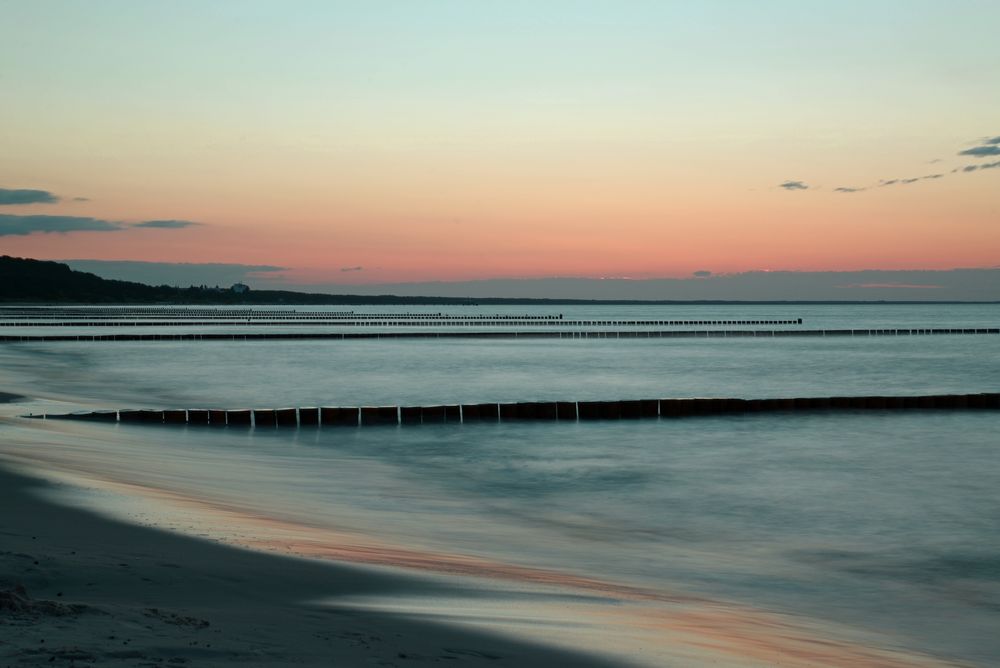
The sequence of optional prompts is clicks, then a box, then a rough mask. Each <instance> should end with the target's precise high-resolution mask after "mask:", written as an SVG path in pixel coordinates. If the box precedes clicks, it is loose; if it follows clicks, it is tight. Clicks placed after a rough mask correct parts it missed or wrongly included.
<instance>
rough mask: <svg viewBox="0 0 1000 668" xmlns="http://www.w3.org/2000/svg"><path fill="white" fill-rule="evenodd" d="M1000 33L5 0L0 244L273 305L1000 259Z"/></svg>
mask: <svg viewBox="0 0 1000 668" xmlns="http://www.w3.org/2000/svg"><path fill="white" fill-rule="evenodd" d="M997 25H1000V3H997V2H995V1H993V0H989V1H982V2H975V1H963V0H956V1H954V2H947V3H945V2H924V1H921V0H906V1H902V0H896V1H888V0H886V1H877V0H876V1H871V0H869V1H866V2H825V3H820V2H801V0H798V1H795V2H790V1H788V2H786V1H770V2H768V1H763V2H754V3H748V2H742V1H731V2H723V1H715V2H699V3H692V2H668V1H666V0H663V1H649V2H644V1H638V0H636V1H628V0H615V1H613V2H611V1H609V2H589V1H586V0H574V1H556V0H534V1H531V2H520V1H518V0H509V1H507V2H502V3H497V2H485V1H483V2H478V1H470V0H459V1H448V0H426V1H419V2H418V1H413V0H401V1H398V2H394V1H388V0H385V1H382V0H361V1H358V2H338V1H335V0H325V1H322V2H309V1H305V0H302V1H298V2H294V1H269V2H263V1H259V0H239V1H231V2H226V1H219V2H202V1H200V0H199V1H183V0H181V1H173V2H148V1H142V0H128V1H119V0H102V2H90V1H74V0H59V1H50V0H26V1H21V0H0V253H2V254H7V255H16V256H24V257H35V258H42V259H81V260H83V259H86V260H115V261H132V262H135V261H143V262H150V263H158V264H159V265H166V264H169V265H181V264H182V263H188V264H191V263H193V264H211V265H220V264H222V265H224V264H232V265H245V266H249V267H267V268H269V269H268V270H267V271H265V272H263V276H264V278H267V279H270V280H272V281H273V280H275V279H278V280H280V282H281V283H282V284H283V285H285V286H289V287H294V286H310V285H312V286H319V285H322V286H330V285H334V286H336V285H341V284H343V285H348V286H349V285H355V284H385V283H389V284H400V283H426V282H438V281H485V280H494V279H547V278H553V277H572V278H586V279H601V278H603V279H608V278H616V279H633V280H635V279H659V278H682V277H692V276H693V275H694V272H703V273H702V274H700V276H701V277H704V276H705V274H704V272H711V273H712V275H715V276H718V275H727V274H740V273H747V272H767V271H777V272H789V271H791V272H851V271H859V270H949V269H955V268H997V267H1000V224H998V223H1000V113H998V111H997V110H998V109H1000V75H998V73H1000V39H997V37H996V29H997ZM139 266H141V265H139ZM149 266H150V267H152V266H153V265H149ZM275 268H276V269H275ZM259 275H260V274H258V276H259ZM984 275H989V274H984ZM901 289H902V288H901ZM905 289H907V290H912V288H905Z"/></svg>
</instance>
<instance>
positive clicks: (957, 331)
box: [0, 327, 1000, 343]
mask: <svg viewBox="0 0 1000 668" xmlns="http://www.w3.org/2000/svg"><path fill="white" fill-rule="evenodd" d="M983 334H1000V328H997V327H966V328H940V327H939V328H933V329H927V328H920V329H805V330H803V329H735V330H734V329H729V330H726V329H703V330H573V331H537V330H536V331H522V332H516V331H515V332H511V331H500V332H483V331H444V332H442V331H430V332H252V333H233V332H204V333H193V332H185V333H181V334H169V333H159V334H37V335H25V336H19V335H15V334H5V335H0V342H3V343H30V342H35V341H259V340H289V339H299V340H305V339H311V340H356V339H646V338H649V339H659V338H662V339H691V338H772V337H802V336H810V337H824V336H837V337H846V336H929V335H935V336H938V335H965V336H968V335H983Z"/></svg>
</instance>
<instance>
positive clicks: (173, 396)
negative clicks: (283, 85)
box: [0, 306, 1000, 668]
mask: <svg viewBox="0 0 1000 668" xmlns="http://www.w3.org/2000/svg"><path fill="white" fill-rule="evenodd" d="M941 311H942V309H941V308H938V309H936V310H933V311H930V310H928V309H927V308H925V307H907V308H902V307H899V308H897V309H896V311H895V314H894V316H893V321H892V324H893V325H895V324H899V325H903V326H908V325H914V324H915V325H917V326H919V325H920V324H921V323H926V322H931V321H932V320H933V317H934V314H936V313H939V312H941ZM797 312H801V313H803V314H804V315H805V316H806V318H805V320H806V321H807V322H809V323H812V322H814V321H815V322H816V323H818V324H822V325H823V326H827V325H829V326H832V327H841V326H842V324H843V323H847V322H850V323H852V324H855V325H858V324H860V325H861V326H867V327H875V326H877V325H878V324H880V323H882V322H884V318H885V316H884V315H883V314H881V312H878V313H877V312H874V311H868V310H865V309H860V308H855V307H849V306H844V307H835V306H829V307H815V308H814V309H813V310H811V311H808V310H803V311H798V309H793V308H792V307H784V309H783V310H780V311H775V310H774V308H773V307H762V306H759V307H740V308H739V309H734V308H730V309H728V310H727V309H721V308H718V309H717V308H715V307H712V308H708V307H704V308H698V309H696V308H693V307H692V308H691V309H690V310H689V311H687V312H683V313H682V314H675V313H673V312H670V313H669V315H668V312H659V311H656V310H653V311H649V312H648V313H649V316H650V317H651V318H654V319H657V320H662V319H665V318H667V317H673V318H679V319H691V320H711V319H740V320H773V319H792V318H795V319H797ZM948 314H949V315H950V316H951V317H950V320H951V321H952V322H956V323H960V324H962V325H968V326H973V327H980V326H982V325H983V324H988V323H989V322H991V321H992V310H991V309H988V308H981V307H973V306H968V307H958V306H956V307H951V310H950V311H949V312H948ZM542 315H544V314H542ZM568 315H572V316H574V317H578V319H579V317H585V316H588V315H590V314H588V313H583V312H581V313H580V314H579V315H577V314H575V313H572V312H570V313H569V314H568ZM595 315H597V316H599V317H601V318H603V319H605V320H624V319H626V318H628V317H637V318H645V317H646V316H647V311H646V310H642V309H636V310H634V311H632V312H629V311H626V310H625V309H624V307H623V308H622V309H619V310H615V309H610V308H609V309H605V310H602V311H599V312H596V313H595ZM272 327H273V326H272ZM176 328H177V327H174V329H176ZM12 329H13V328H12ZM21 329H28V328H21ZM223 331H227V330H223ZM998 345H1000V339H998V337H996V335H983V336H960V335H959V336H933V337H931V336H926V337H917V336H914V337H895V336H894V337H881V338H878V337H874V338H873V337H848V338H843V337H833V338H829V339H827V338H822V337H820V338H816V337H802V338H798V339H795V338H779V337H774V338H755V339H746V338H741V339H713V338H703V339H697V338H693V339H676V340H643V339H601V340H571V341H547V340H525V341H507V342H502V343H501V342H498V341H477V340H475V339H470V340H462V341H434V340H425V341H419V340H418V341H394V340H374V341H346V340H345V341H295V342H293V341H275V342H269V341H238V342H218V341H216V342H211V341H167V340H164V341H134V342H128V341H51V342H49V341H44V342H34V343H28V342H25V343H11V344H6V345H4V346H3V347H2V348H0V370H2V372H3V376H2V380H3V385H2V386H0V392H3V393H4V394H3V395H0V399H2V402H0V467H3V468H4V471H5V473H4V474H3V475H4V478H3V481H2V483H3V484H2V487H3V496H2V498H0V531H2V532H3V533H2V540H0V552H2V553H3V554H2V555H0V557H2V559H0V591H3V606H4V607H3V611H2V614H0V620H2V622H3V624H2V626H0V641H2V643H3V644H0V666H2V665H6V664H5V662H6V663H9V664H10V665H22V664H29V665H30V664H31V663H38V664H41V663H47V662H49V660H50V659H51V660H52V662H53V663H54V662H56V661H63V662H69V663H75V665H104V664H107V663H111V662H119V663H121V664H122V665H161V664H162V665H168V662H170V661H171V660H173V662H174V663H178V664H179V663H182V662H185V661H186V662H187V663H188V664H190V665H208V666H211V665H225V664H227V663H229V664H231V663H240V664H241V665H272V666H284V665H317V666H319V665H330V664H334V665H345V666H356V665H357V666H363V665H401V666H403V665H420V662H423V663H434V664H440V663H444V664H454V665H472V666H474V665H510V666H531V665H574V666H575V665H580V666H587V665H614V666H645V667H650V668H652V667H659V666H684V667H686V666H729V667H732V668H751V667H752V668H756V667H762V666H773V665H782V666H791V667H799V668H815V667H817V666H867V667H871V668H876V667H877V668H914V667H927V666H988V665H993V662H994V659H995V658H996V657H997V656H1000V646H998V644H997V641H996V639H995V633H994V629H995V621H996V617H995V612H994V610H995V608H994V607H993V606H994V605H995V602H996V601H997V600H1000V591H998V589H997V584H996V577H995V571H993V570H991V564H992V563H994V561H993V560H994V555H995V550H996V541H995V536H996V531H995V528H996V526H997V522H998V518H1000V516H998V508H997V505H996V502H995V493H994V491H993V490H995V489H996V488H997V486H998V485H1000V478H998V475H1000V473H998V471H1000V469H998V468H997V467H996V466H994V465H992V464H993V463H994V462H995V461H996V457H997V454H996V450H995V447H993V445H992V442H993V439H992V434H995V431H996V424H997V414H996V412H995V411H984V410H947V411H923V410H911V411H880V410H865V411H856V410H842V411H822V410H820V411H797V412H794V413H793V412H784V413H783V412H780V411H779V412H775V413H756V414H755V413H750V412H746V413H740V412H736V413H733V414H729V415H718V416H710V415H702V416H692V417H689V418H675V417H669V416H659V417H653V418H649V419H644V420H638V419H636V420H627V419H617V420H610V419H609V420H591V421H583V420H577V421H561V420H557V421H548V422H546V421H538V420H503V421H500V422H492V423H490V422H487V421H483V420H478V421H468V422H466V421H462V422H441V423H435V424H431V423H424V424H395V425H369V426H360V427H359V426H354V427H350V428H345V427H343V426H336V425H322V426H317V425H311V426H310V425H306V424H302V425H300V426H292V427H275V426H271V427H267V428H265V427H263V426H262V425H259V424H258V425H255V426H250V425H245V426H237V425H231V426H228V427H221V428H220V427H211V426H208V425H201V426H199V425H196V424H164V423H160V424H145V423H138V424H135V423H129V422H127V421H121V422H116V421H111V422H105V421H96V422H95V421H86V420H59V419H37V417H36V418H28V417H25V416H28V415H35V416H38V415H39V414H42V413H45V414H49V415H54V414H61V413H68V412H74V411H80V410H84V411H92V410H98V411H101V410H129V409H144V408H153V409H155V408H159V409H163V408H180V407H184V408H189V409H194V408H200V407H205V408H213V407H221V408H234V409H238V408H247V407H251V408H252V407H262V406H263V407H266V406H298V407H304V406H310V405H311V406H316V405H320V406H330V405H338V404H340V405H358V404H360V405H366V406H380V405H383V406H384V405H390V406H391V405H401V406H405V405H411V406H412V405H417V404H428V403H431V404H434V403H437V404H441V405H444V404H453V403H466V402H483V401H519V400H528V401H539V400H548V401H554V400H561V399H571V400H572V399H579V400H586V399H591V400H594V399H602V398H604V399H607V398H611V399H620V400H640V399H648V398H650V397H684V396H687V397H691V396H695V397H698V396H701V397H712V396H716V397H718V396H733V394H735V393H737V392H738V393H739V396H741V397H743V398H746V399H753V398H755V397H760V398H767V397H780V396H815V395H821V394H824V395H833V394H840V395H858V394H871V393H872V390H874V389H875V388H878V391H879V392H885V393H890V394H897V395H903V394H907V393H916V394H932V393H933V394H948V393H957V392H977V391H978V392H985V391H990V390H993V389H995V378H996V363H995V362H992V361H991V360H995V359H1000V358H998V357H997V356H996V354H995V353H996V351H997V346H998ZM957 481H960V484H958V482H957ZM35 562H38V563H35ZM42 640H44V641H45V642H42ZM209 645H211V646H209Z"/></svg>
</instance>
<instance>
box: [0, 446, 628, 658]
mask: <svg viewBox="0 0 1000 668" xmlns="http://www.w3.org/2000/svg"><path fill="white" fill-rule="evenodd" d="M47 488H48V489H51V488H52V485H50V484H49V483H46V482H43V481H40V480H37V479H34V478H29V477H27V476H24V475H22V474H20V473H14V472H12V471H10V470H9V469H8V467H7V465H6V464H4V465H0V536H2V543H0V545H2V549H0V659H3V660H4V661H5V662H6V661H11V662H17V663H18V664H19V665H41V664H48V663H49V662H53V661H71V662H74V663H75V665H104V664H106V663H113V664H114V665H122V666H153V665H161V664H162V665H185V664H190V665H198V666H224V665H246V664H247V663H251V664H253V665H286V664H297V665H330V664H334V665H348V666H353V665H380V666H419V665H425V664H428V665H429V664H437V663H440V662H448V663H454V664H455V665H462V666H479V665H490V666H539V667H541V666H553V665H573V666H581V667H588V668H590V667H592V668H603V667H605V666H607V667H610V666H615V665H617V666H620V665H622V661H621V660H615V661H610V660H606V659H603V658H600V657H596V656H588V655H584V654H582V653H575V652H571V651H568V650H560V649H554V648H551V647H546V646H542V645H537V644H532V643H530V642H525V641H520V640H513V639H510V638H508V637H504V636H501V635H491V634H489V633H484V632H478V631H475V630H470V629H468V628H460V627H458V626H451V625H448V624H438V623H433V622H429V621H422V620H418V619H415V618H413V617H410V616H406V615H403V614H398V615H396V614H390V613H377V612H371V611H369V610H363V609H361V608H358V607H352V606H349V605H343V606H338V607H330V606H326V605H319V604H317V603H314V601H318V600H320V599H323V598H326V599H334V600H336V599H338V598H345V599H346V597H364V596H372V595H377V594H388V593H392V594H393V595H401V596H402V595H406V594H417V593H419V594H421V595H431V596H441V595H447V594H448V593H449V592H448V591H447V588H446V587H438V586H437V585H435V584H433V583H431V582H429V581H425V580H421V579H420V578H417V577H412V578H411V577H406V576H404V575H398V576H396V575H392V574H381V573H374V572H371V571H368V570H364V569H361V568H354V567H351V566H345V565H341V564H333V563H322V562H318V561H311V560H304V559H295V558H291V557H285V556H277V555H272V554H264V553H261V552H253V551H249V550H241V549H238V548H234V547H230V546H226V545H222V544H218V543H213V542H209V541H204V540H199V539H196V538H189V537H186V536H182V535H178V534H173V533H169V532H166V531H161V530H158V529H150V528H145V527H140V526H134V525H129V524H126V523H123V522H118V521H115V520H109V519H105V518H103V517H100V516H97V515H94V514H92V513H90V512H87V511H83V510H78V509H75V508H69V507H65V506H61V505H58V504H56V503H53V502H50V501H48V500H45V499H44V498H43V497H42V495H41V494H40V492H44V491H45V490H46V489H47Z"/></svg>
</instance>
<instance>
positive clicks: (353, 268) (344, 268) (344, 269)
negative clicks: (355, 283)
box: [340, 266, 365, 272]
mask: <svg viewBox="0 0 1000 668" xmlns="http://www.w3.org/2000/svg"><path fill="white" fill-rule="evenodd" d="M364 269H365V268H364V267H361V266H357V267H341V268H340V270H341V271H345V272H346V271H364Z"/></svg>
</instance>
